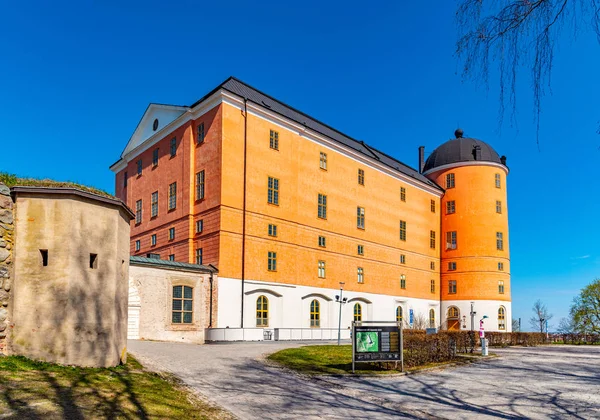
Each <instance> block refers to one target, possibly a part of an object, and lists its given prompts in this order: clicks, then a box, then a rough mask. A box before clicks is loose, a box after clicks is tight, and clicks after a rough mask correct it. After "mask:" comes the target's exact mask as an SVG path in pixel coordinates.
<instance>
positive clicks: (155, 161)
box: [152, 149, 158, 166]
mask: <svg viewBox="0 0 600 420" xmlns="http://www.w3.org/2000/svg"><path fill="white" fill-rule="evenodd" d="M152 166H158V149H154V150H153V151H152Z"/></svg>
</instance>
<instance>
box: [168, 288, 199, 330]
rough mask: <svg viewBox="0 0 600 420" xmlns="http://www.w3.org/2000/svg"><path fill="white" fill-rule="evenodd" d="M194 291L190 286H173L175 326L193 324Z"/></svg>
mask: <svg viewBox="0 0 600 420" xmlns="http://www.w3.org/2000/svg"><path fill="white" fill-rule="evenodd" d="M193 290H194V289H192V288H191V287H189V286H173V312H172V315H171V322H172V323H173V324H191V323H192V314H193V308H194V304H193V302H194V301H193V298H192V297H193V295H194V294H193Z"/></svg>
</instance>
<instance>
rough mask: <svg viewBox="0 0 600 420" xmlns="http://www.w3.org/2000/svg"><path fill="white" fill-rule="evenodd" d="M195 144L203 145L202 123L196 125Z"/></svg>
mask: <svg viewBox="0 0 600 420" xmlns="http://www.w3.org/2000/svg"><path fill="white" fill-rule="evenodd" d="M196 141H197V143H198V144H200V143H204V123H200V124H199V125H198V138H197V140H196Z"/></svg>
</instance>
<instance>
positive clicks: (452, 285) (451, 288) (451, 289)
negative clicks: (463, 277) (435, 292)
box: [448, 280, 456, 295]
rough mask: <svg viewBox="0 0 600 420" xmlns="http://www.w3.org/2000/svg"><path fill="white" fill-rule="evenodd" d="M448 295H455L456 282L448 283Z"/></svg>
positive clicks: (450, 281)
mask: <svg viewBox="0 0 600 420" xmlns="http://www.w3.org/2000/svg"><path fill="white" fill-rule="evenodd" d="M448 294H450V295H455V294H456V280H449V281H448Z"/></svg>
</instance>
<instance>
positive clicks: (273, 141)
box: [269, 130, 279, 150]
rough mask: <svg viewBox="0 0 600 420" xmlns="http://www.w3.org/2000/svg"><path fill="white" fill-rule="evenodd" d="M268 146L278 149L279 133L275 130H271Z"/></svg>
mask: <svg viewBox="0 0 600 420" xmlns="http://www.w3.org/2000/svg"><path fill="white" fill-rule="evenodd" d="M269 147H270V148H271V149H275V150H279V133H278V132H277V131H273V130H271V134H270V135H269Z"/></svg>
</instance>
